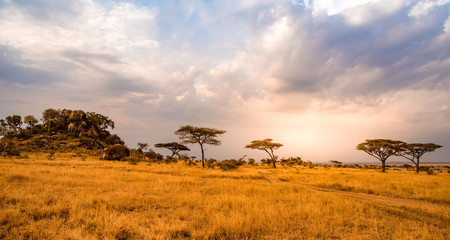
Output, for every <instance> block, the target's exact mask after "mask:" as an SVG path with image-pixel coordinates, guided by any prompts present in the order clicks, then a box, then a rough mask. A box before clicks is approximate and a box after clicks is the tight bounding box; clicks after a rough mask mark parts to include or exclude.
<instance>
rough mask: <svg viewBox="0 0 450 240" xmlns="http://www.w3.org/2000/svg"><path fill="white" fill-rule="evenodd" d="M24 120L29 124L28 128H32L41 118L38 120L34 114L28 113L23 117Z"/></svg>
mask: <svg viewBox="0 0 450 240" xmlns="http://www.w3.org/2000/svg"><path fill="white" fill-rule="evenodd" d="M23 122H24V123H25V124H27V125H28V128H32V127H34V126H35V125H36V124H37V123H38V122H39V120H37V119H36V118H35V117H34V116H33V115H27V116H25V117H24V118H23Z"/></svg>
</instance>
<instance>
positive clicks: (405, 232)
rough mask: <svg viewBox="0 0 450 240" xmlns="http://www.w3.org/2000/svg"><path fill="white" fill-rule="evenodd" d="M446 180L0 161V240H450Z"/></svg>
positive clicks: (405, 174)
mask: <svg viewBox="0 0 450 240" xmlns="http://www.w3.org/2000/svg"><path fill="white" fill-rule="evenodd" d="M449 237H450V174H449V173H447V171H445V172H441V173H437V174H435V175H427V174H426V173H420V174H416V173H414V172H412V171H405V170H402V171H388V172H386V173H381V172H380V171H379V170H373V169H349V168H324V167H313V168H309V167H304V166H297V167H281V166H280V167H278V168H276V169H271V168H269V167H268V166H248V165H244V166H241V167H240V168H239V169H237V170H233V171H222V170H218V169H202V168H201V167H199V166H186V165H185V164H184V163H183V162H181V161H180V162H178V163H175V164H149V163H145V162H140V163H138V164H136V165H133V164H129V163H127V162H120V161H101V160H98V159H97V158H91V157H70V156H69V155H58V154H56V155H55V156H54V158H53V159H52V160H49V159H48V158H47V157H46V156H45V155H32V154H30V155H29V158H27V159H25V158H0V239H449Z"/></svg>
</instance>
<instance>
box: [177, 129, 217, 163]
mask: <svg viewBox="0 0 450 240" xmlns="http://www.w3.org/2000/svg"><path fill="white" fill-rule="evenodd" d="M224 133H226V131H225V130H219V129H215V128H205V127H193V126H190V125H186V126H182V127H180V129H178V130H177V131H176V132H175V134H176V135H178V137H179V138H180V139H181V141H182V143H188V144H194V143H198V144H199V145H200V150H201V151H202V167H205V149H204V144H209V145H216V146H217V145H220V144H221V141H220V140H218V139H217V138H218V137H219V136H221V135H222V134H224Z"/></svg>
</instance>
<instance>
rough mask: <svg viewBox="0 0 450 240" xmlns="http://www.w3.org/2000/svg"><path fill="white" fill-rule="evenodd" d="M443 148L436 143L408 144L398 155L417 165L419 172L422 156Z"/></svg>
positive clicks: (404, 145)
mask: <svg viewBox="0 0 450 240" xmlns="http://www.w3.org/2000/svg"><path fill="white" fill-rule="evenodd" d="M441 147H442V146H440V145H437V144H434V143H408V144H403V145H402V146H401V147H400V149H399V151H398V155H400V156H402V157H404V158H406V159H408V160H410V161H411V162H413V163H414V164H415V165H416V172H417V173H418V172H419V169H420V168H419V162H420V158H421V157H422V155H424V154H425V153H427V152H433V151H434V150H436V149H438V148H441Z"/></svg>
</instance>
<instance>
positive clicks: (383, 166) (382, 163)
mask: <svg viewBox="0 0 450 240" xmlns="http://www.w3.org/2000/svg"><path fill="white" fill-rule="evenodd" d="M381 168H382V170H381V171H382V172H386V160H384V161H381Z"/></svg>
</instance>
